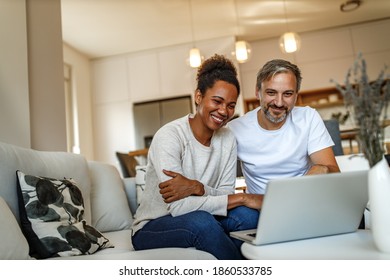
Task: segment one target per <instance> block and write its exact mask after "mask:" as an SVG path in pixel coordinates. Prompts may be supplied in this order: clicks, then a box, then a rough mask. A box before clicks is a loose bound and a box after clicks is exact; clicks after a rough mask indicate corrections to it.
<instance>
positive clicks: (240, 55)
mask: <svg viewBox="0 0 390 280" xmlns="http://www.w3.org/2000/svg"><path fill="white" fill-rule="evenodd" d="M250 53H251V47H250V45H249V43H248V42H246V41H237V42H236V44H235V53H234V54H235V56H236V59H237V61H238V62H239V63H244V62H247V61H248V59H249V57H250Z"/></svg>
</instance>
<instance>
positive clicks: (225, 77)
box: [196, 54, 240, 95]
mask: <svg viewBox="0 0 390 280" xmlns="http://www.w3.org/2000/svg"><path fill="white" fill-rule="evenodd" d="M196 80H197V87H196V89H197V90H199V91H200V92H201V94H202V95H204V94H205V93H206V90H207V89H209V88H212V87H213V86H214V84H215V82H217V81H225V82H227V83H229V84H232V85H234V86H235V87H236V88H237V93H238V95H239V94H240V83H239V82H238V78H237V70H236V67H235V66H234V64H233V63H232V62H231V61H230V60H229V59H227V58H226V57H224V56H223V55H219V54H214V55H213V56H212V57H210V58H208V59H206V60H205V61H204V62H203V63H202V65H201V66H200V67H199V69H198V73H197V76H196Z"/></svg>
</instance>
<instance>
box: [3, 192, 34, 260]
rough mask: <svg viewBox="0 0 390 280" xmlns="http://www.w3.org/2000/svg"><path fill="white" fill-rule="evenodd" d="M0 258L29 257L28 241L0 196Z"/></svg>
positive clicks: (18, 258)
mask: <svg viewBox="0 0 390 280" xmlns="http://www.w3.org/2000/svg"><path fill="white" fill-rule="evenodd" d="M0 213H1V214H0V225H1V226H0V236H1V240H0V260H11V259H12V260H24V259H29V258H30V256H29V255H28V243H27V240H26V238H25V237H24V235H23V233H22V231H21V230H20V227H19V224H18V222H17V221H16V218H15V216H14V214H12V212H11V210H10V209H9V207H8V205H7V203H6V202H5V200H4V199H3V198H2V197H1V196H0Z"/></svg>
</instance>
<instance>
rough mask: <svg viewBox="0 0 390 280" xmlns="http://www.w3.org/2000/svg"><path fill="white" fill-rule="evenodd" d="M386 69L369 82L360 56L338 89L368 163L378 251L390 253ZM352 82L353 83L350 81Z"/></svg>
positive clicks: (389, 90)
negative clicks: (350, 114) (385, 136)
mask: <svg viewBox="0 0 390 280" xmlns="http://www.w3.org/2000/svg"><path fill="white" fill-rule="evenodd" d="M386 70H387V69H386V67H385V68H384V69H383V70H382V71H381V72H380V73H379V76H378V78H377V79H376V80H374V81H370V80H369V78H368V75H367V64H366V61H365V60H364V59H363V57H362V55H361V54H360V55H359V56H358V57H357V59H356V61H355V63H354V65H353V67H352V68H351V69H349V70H348V73H347V77H346V79H345V85H344V86H341V85H339V84H337V85H336V87H337V89H338V90H339V91H340V92H341V94H342V95H343V97H344V104H345V106H346V107H347V108H348V109H349V110H351V113H352V115H353V117H354V120H355V122H356V125H357V127H358V141H359V143H360V146H361V148H362V151H363V154H364V156H365V158H366V159H367V160H368V163H369V166H370V170H369V172H368V195H369V206H368V207H367V208H368V209H369V211H370V217H371V218H370V219H371V225H370V227H371V229H372V233H373V238H374V242H375V244H376V246H377V248H378V249H379V250H381V251H383V252H388V253H389V252H390V169H389V165H388V163H387V161H386V159H385V157H384V154H385V148H384V128H385V123H384V120H386V119H387V107H388V104H389V100H390V80H389V78H387V79H386V77H385V71H386ZM351 80H352V81H351Z"/></svg>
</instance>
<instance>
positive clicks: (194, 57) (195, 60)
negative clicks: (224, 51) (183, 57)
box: [190, 48, 202, 68]
mask: <svg viewBox="0 0 390 280" xmlns="http://www.w3.org/2000/svg"><path fill="white" fill-rule="evenodd" d="M201 63H202V57H201V56H200V50H199V49H197V48H192V49H191V50H190V66H191V67H193V68H197V67H199V66H200V65H201Z"/></svg>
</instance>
